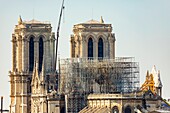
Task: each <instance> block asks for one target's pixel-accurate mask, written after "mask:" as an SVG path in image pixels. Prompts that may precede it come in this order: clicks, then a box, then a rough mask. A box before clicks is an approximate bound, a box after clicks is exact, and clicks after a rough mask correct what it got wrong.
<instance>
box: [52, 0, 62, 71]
mask: <svg viewBox="0 0 170 113" xmlns="http://www.w3.org/2000/svg"><path fill="white" fill-rule="evenodd" d="M63 9H64V0H63V2H62V6H61V11H60V16H59V21H58V26H57V34H56V35H57V39H56V53H55V62H54V69H55V70H56V65H57V52H58V38H59V31H60V23H61V17H62V14H63Z"/></svg>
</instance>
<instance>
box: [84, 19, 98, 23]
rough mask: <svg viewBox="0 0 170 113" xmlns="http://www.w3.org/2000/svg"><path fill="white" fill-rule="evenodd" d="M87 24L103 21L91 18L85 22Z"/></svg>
mask: <svg viewBox="0 0 170 113" xmlns="http://www.w3.org/2000/svg"><path fill="white" fill-rule="evenodd" d="M85 24H101V23H100V22H99V21H97V20H93V19H91V20H89V21H87V22H85Z"/></svg>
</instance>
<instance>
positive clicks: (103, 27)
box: [9, 17, 115, 113]
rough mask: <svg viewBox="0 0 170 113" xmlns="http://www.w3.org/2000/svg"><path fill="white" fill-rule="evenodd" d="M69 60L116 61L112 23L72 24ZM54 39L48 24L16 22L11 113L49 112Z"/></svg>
mask: <svg viewBox="0 0 170 113" xmlns="http://www.w3.org/2000/svg"><path fill="white" fill-rule="evenodd" d="M73 33H74V34H73V35H71V57H72V58H90V59H91V58H92V59H95V58H102V59H103V58H108V59H114V58H115V36H114V34H113V33H112V26H111V24H104V21H103V19H102V18H101V22H98V21H95V20H90V21H88V22H86V23H81V24H77V25H74V27H73ZM54 65H55V36H54V33H53V32H52V27H51V24H50V23H44V22H39V21H36V20H31V21H22V19H21V17H20V18H19V20H18V25H16V26H15V29H14V33H13V34H12V70H11V71H10V73H9V76H10V85H11V91H10V92H11V93H10V99H11V102H10V113H48V112H49V111H48V109H49V108H50V106H49V105H48V101H47V100H48V99H47V98H48V95H49V94H50V93H51V92H52V91H55V90H56V88H57V87H58V86H57V83H56V82H57V79H56V78H57V73H56V69H55V68H54Z"/></svg>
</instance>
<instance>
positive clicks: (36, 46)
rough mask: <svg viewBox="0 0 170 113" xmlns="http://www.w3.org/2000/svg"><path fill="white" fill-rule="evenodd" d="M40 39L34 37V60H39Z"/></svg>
mask: <svg viewBox="0 0 170 113" xmlns="http://www.w3.org/2000/svg"><path fill="white" fill-rule="evenodd" d="M38 44H39V43H38V40H35V39H34V62H35V61H36V62H38V53H39V48H38V47H39V45H38Z"/></svg>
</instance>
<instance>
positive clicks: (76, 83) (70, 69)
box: [59, 57, 139, 109]
mask: <svg viewBox="0 0 170 113" xmlns="http://www.w3.org/2000/svg"><path fill="white" fill-rule="evenodd" d="M59 71H60V72H59V73H60V74H59V92H60V93H61V94H65V95H67V98H68V99H67V100H68V101H67V103H68V105H67V107H68V108H69V107H71V106H72V104H73V103H74V102H76V101H75V100H76V99H73V100H74V102H71V101H69V100H71V98H72V97H75V98H77V99H79V100H81V101H83V99H86V97H87V95H88V94H91V93H129V92H133V91H135V90H138V88H139V64H138V62H134V58H132V57H118V58H115V59H98V58H90V59H89V58H70V59H62V60H60V69H59ZM75 95H76V96H75ZM80 97H81V98H80ZM69 103H72V104H69ZM74 105H77V104H74ZM85 105H86V102H85V101H84V106H85ZM84 106H81V107H84ZM72 107H73V106H72ZM74 108H76V106H74ZM77 109H79V108H77Z"/></svg>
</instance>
